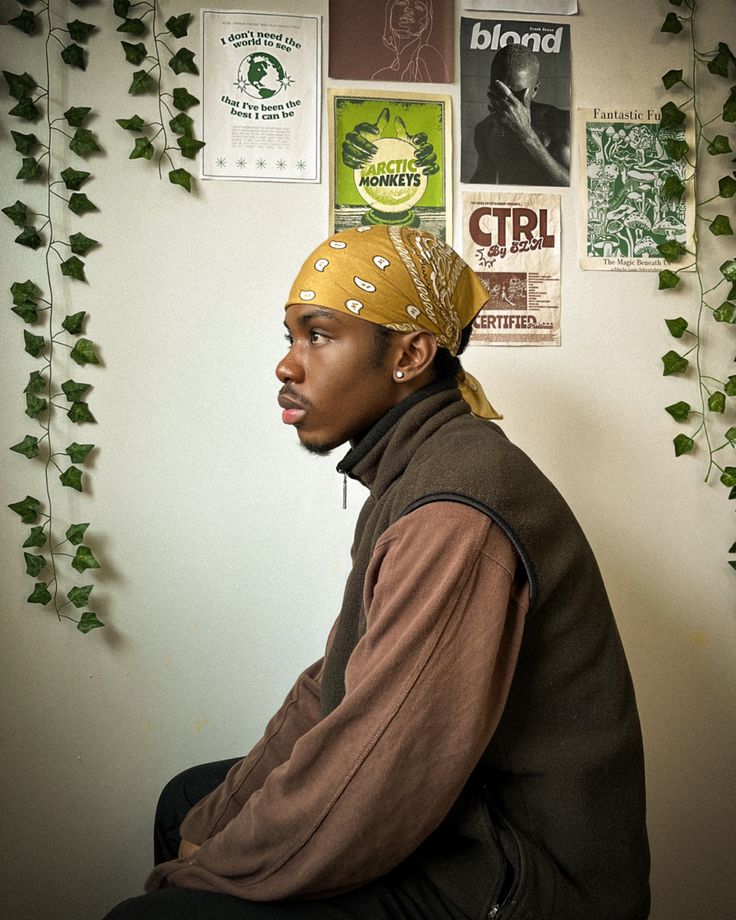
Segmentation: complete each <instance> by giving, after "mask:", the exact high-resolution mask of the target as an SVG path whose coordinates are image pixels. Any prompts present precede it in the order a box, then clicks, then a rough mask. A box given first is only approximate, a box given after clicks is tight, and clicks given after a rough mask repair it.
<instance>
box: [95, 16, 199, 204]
mask: <svg viewBox="0 0 736 920" xmlns="http://www.w3.org/2000/svg"><path fill="white" fill-rule="evenodd" d="M113 9H114V11H115V15H116V16H117V17H118V18H120V19H122V20H123V22H122V23H121V24H120V25H119V26H118V28H117V31H118V32H123V33H127V34H128V35H129V36H131V37H132V38H139V39H140V38H141V37H143V36H145V35H146V34H147V33H148V32H149V26H150V35H149V38H150V39H151V40H152V41H153V45H152V47H151V50H150V51H149V49H148V48H147V47H146V45H145V44H144V42H142V41H138V42H132V41H121V45H122V48H123V52H124V54H125V60H126V61H128V63H129V64H132V65H133V66H134V67H140V68H141V69H140V70H136V71H135V72H134V73H133V79H132V81H131V84H130V86H129V88H128V93H129V94H130V95H131V96H140V95H145V94H147V93H155V94H156V96H157V97H158V119H157V120H154V121H148V122H147V121H145V120H144V119H143V118H142V117H141V116H140V115H137V114H135V115H131V116H130V117H129V118H118V119H116V120H117V123H118V124H119V125H120V127H121V128H123V129H124V130H126V131H131V132H133V134H135V135H136V137H135V141H134V144H133V149H132V151H131V153H130V157H129V158H130V159H131V160H137V159H144V160H152V159H153V158H154V156H155V157H156V162H157V165H158V174H159V178H162V168H163V164H164V161H165V160H166V161H168V165H169V166H170V169H169V173H168V175H169V181H170V182H172V183H173V184H174V185H178V186H181V187H182V188H184V189H186V190H187V192H191V190H192V180H193V177H192V174H191V173H190V172H189V171H188V170H187V169H184V167H182V166H179V167H177V166H176V163H175V162H174V159H173V157H172V154H173V155H174V156H177V158H178V157H184V158H185V159H189V160H193V159H195V157H196V156H197V154H198V153H199V151H200V150H201V149H202V147H204V141H200V140H197V138H196V137H195V136H194V121H193V119H192V118H191V116H190V115H188V114H187V112H188V110H189V109H190V108H192V107H193V106H195V105H198V104H199V99H197V97H196V96H193V95H192V94H191V93H190V92H189V91H188V90H187V89H186V87H183V86H177V87H175V88H172V89H171V91H169V90H168V89H167V85H166V82H165V80H164V74H165V71H164V67H163V62H164V61H165V60H166V59H167V58H168V61H167V63H168V67H169V68H170V70H171V71H173V73H175V74H176V75H177V76H179V75H181V74H193V75H197V74H198V73H199V69H198V68H197V65H196V64H195V62H194V52H193V51H191V50H190V49H188V48H185V47H181V48H179V49H178V50H176V51H174V50H173V49H172V47H171V45H170V44H169V42H172V43H173V39H181V38H184V37H185V36H186V35H187V31H188V28H189V23H190V21H191V18H192V14H191V13H182V14H181V15H180V16H171V17H170V18H169V19H167V20H166V28H165V29H160V26H159V23H160V21H161V20H162V19H163V16H162V14H161V9H160V6H159V2H158V0H140V2H138V3H131V2H130V0H113ZM139 12H140V16H138V15H136V14H137V13H139ZM146 20H149V22H146ZM149 43H150V42H149ZM172 109H175V110H176V111H177V113H178V114H174V112H173V111H172ZM174 137H176V143H173V138H174Z"/></svg>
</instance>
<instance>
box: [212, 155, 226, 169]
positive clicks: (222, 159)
mask: <svg viewBox="0 0 736 920" xmlns="http://www.w3.org/2000/svg"><path fill="white" fill-rule="evenodd" d="M215 163H216V164H217V166H218V167H219V168H220V169H224V168H225V167H226V166H227V160H226V159H225V157H218V158H217V159H216V160H215Z"/></svg>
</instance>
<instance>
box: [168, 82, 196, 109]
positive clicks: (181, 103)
mask: <svg viewBox="0 0 736 920" xmlns="http://www.w3.org/2000/svg"><path fill="white" fill-rule="evenodd" d="M173 96H174V108H175V109H179V111H180V112H186V110H187V109H191V107H192V106H193V105H199V99H197V97H196V96H193V95H192V94H191V93H190V92H189V91H188V90H186V89H184V87H183V86H178V87H177V88H176V89H175V90H174V93H173Z"/></svg>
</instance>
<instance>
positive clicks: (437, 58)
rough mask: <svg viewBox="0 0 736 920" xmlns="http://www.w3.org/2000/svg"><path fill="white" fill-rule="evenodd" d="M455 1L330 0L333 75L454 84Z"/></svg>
mask: <svg viewBox="0 0 736 920" xmlns="http://www.w3.org/2000/svg"><path fill="white" fill-rule="evenodd" d="M454 16H455V2H454V0H370V2H366V0H330V66H329V74H330V76H331V77H334V78H336V79H338V80H395V81H399V82H402V83H451V82H452V79H453V55H452V49H453V36H454V29H453V26H454Z"/></svg>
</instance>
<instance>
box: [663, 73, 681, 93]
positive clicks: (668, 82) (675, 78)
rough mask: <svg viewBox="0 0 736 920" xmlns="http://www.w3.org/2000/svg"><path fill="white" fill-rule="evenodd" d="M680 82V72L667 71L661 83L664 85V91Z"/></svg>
mask: <svg viewBox="0 0 736 920" xmlns="http://www.w3.org/2000/svg"><path fill="white" fill-rule="evenodd" d="M682 82H683V80H682V71H681V70H668V71H667V73H666V74H664V75H663V76H662V83H664V88H665V89H672V87H673V86H674V85H675V84H676V83H682Z"/></svg>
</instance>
